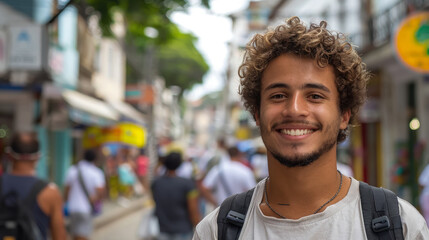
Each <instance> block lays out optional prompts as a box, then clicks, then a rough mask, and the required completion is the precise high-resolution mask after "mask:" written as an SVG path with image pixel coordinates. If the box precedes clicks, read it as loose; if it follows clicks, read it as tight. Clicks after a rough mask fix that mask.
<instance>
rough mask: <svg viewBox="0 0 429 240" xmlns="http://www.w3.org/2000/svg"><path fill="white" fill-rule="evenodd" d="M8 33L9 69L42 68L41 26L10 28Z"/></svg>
mask: <svg viewBox="0 0 429 240" xmlns="http://www.w3.org/2000/svg"><path fill="white" fill-rule="evenodd" d="M9 32H10V48H9V49H10V52H9V54H10V55H9V67H10V68H11V69H14V70H15V69H19V70H40V69H41V68H42V28H41V26H38V25H27V26H11V27H10V29H9Z"/></svg>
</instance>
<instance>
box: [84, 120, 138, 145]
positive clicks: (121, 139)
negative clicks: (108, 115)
mask: <svg viewBox="0 0 429 240" xmlns="http://www.w3.org/2000/svg"><path fill="white" fill-rule="evenodd" d="M104 143H121V144H126V145H131V146H134V147H138V148H142V147H144V146H145V145H146V130H145V129H144V127H142V126H139V125H136V124H133V123H119V124H117V125H115V126H113V127H106V128H101V127H89V128H87V129H86V130H85V132H84V137H83V147H84V148H92V147H97V146H100V145H102V144H104Z"/></svg>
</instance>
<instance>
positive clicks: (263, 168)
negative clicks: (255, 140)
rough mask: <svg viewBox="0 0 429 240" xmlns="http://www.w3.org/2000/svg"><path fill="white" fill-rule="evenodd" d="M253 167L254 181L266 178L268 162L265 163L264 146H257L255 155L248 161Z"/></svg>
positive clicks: (265, 152) (265, 153)
mask: <svg viewBox="0 0 429 240" xmlns="http://www.w3.org/2000/svg"><path fill="white" fill-rule="evenodd" d="M250 163H251V164H252V167H253V172H254V174H255V178H256V180H257V181H258V182H259V181H260V180H262V179H264V178H266V177H268V162H267V149H266V148H265V146H258V147H257V148H256V152H255V154H253V155H252V160H251V161H250Z"/></svg>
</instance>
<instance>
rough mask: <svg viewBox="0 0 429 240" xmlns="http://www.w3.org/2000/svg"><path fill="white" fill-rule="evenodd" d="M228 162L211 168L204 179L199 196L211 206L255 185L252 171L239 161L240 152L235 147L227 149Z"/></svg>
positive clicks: (217, 204)
mask: <svg viewBox="0 0 429 240" xmlns="http://www.w3.org/2000/svg"><path fill="white" fill-rule="evenodd" d="M227 152H228V155H229V160H224V161H222V162H221V163H220V164H218V165H217V166H215V167H213V168H212V169H211V170H210V171H209V173H208V174H207V176H206V177H205V178H204V180H203V183H202V185H201V189H200V190H201V194H202V195H203V196H204V197H205V198H206V199H207V201H208V202H210V203H211V204H212V205H213V206H215V207H216V206H219V204H220V203H222V201H223V200H224V199H225V198H227V197H229V196H231V195H233V194H236V193H240V192H243V191H246V190H249V189H251V188H253V187H254V186H255V185H256V181H255V177H254V175H253V172H252V170H251V169H250V168H249V167H247V166H245V165H244V164H243V163H242V162H241V161H242V158H241V152H240V151H239V150H238V148H237V147H235V146H233V147H229V148H228V149H227Z"/></svg>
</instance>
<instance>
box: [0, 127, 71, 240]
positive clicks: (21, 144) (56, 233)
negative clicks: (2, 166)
mask: <svg viewBox="0 0 429 240" xmlns="http://www.w3.org/2000/svg"><path fill="white" fill-rule="evenodd" d="M7 155H8V157H9V159H10V160H11V164H12V166H11V170H10V172H6V173H4V174H3V175H2V176H0V178H1V183H2V185H1V187H0V189H2V191H1V192H0V196H1V197H5V196H6V194H8V193H10V192H12V191H13V192H15V193H17V196H18V199H24V198H25V197H26V196H28V195H29V194H30V191H31V190H32V188H33V186H34V185H36V184H38V182H39V181H40V179H39V178H37V177H36V176H35V175H36V170H35V169H36V165H37V161H38V160H39V157H40V153H39V141H38V140H37V136H36V134H35V133H17V134H15V135H14V136H13V137H12V139H11V142H10V146H9V147H8V148H7ZM43 182H44V181H43ZM43 186H44V187H41V190H40V192H39V193H38V195H37V197H36V202H35V203H33V204H31V205H29V206H27V207H31V213H32V219H33V220H34V222H35V223H36V224H37V227H38V228H39V230H40V234H41V236H42V239H48V238H51V239H53V240H63V239H66V230H65V224H64V216H63V199H62V197H61V193H60V191H59V189H58V188H57V186H56V185H55V184H54V183H45V184H44V185H43ZM0 214H1V213H0ZM2 239H7V237H5V238H3V236H2Z"/></svg>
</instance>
